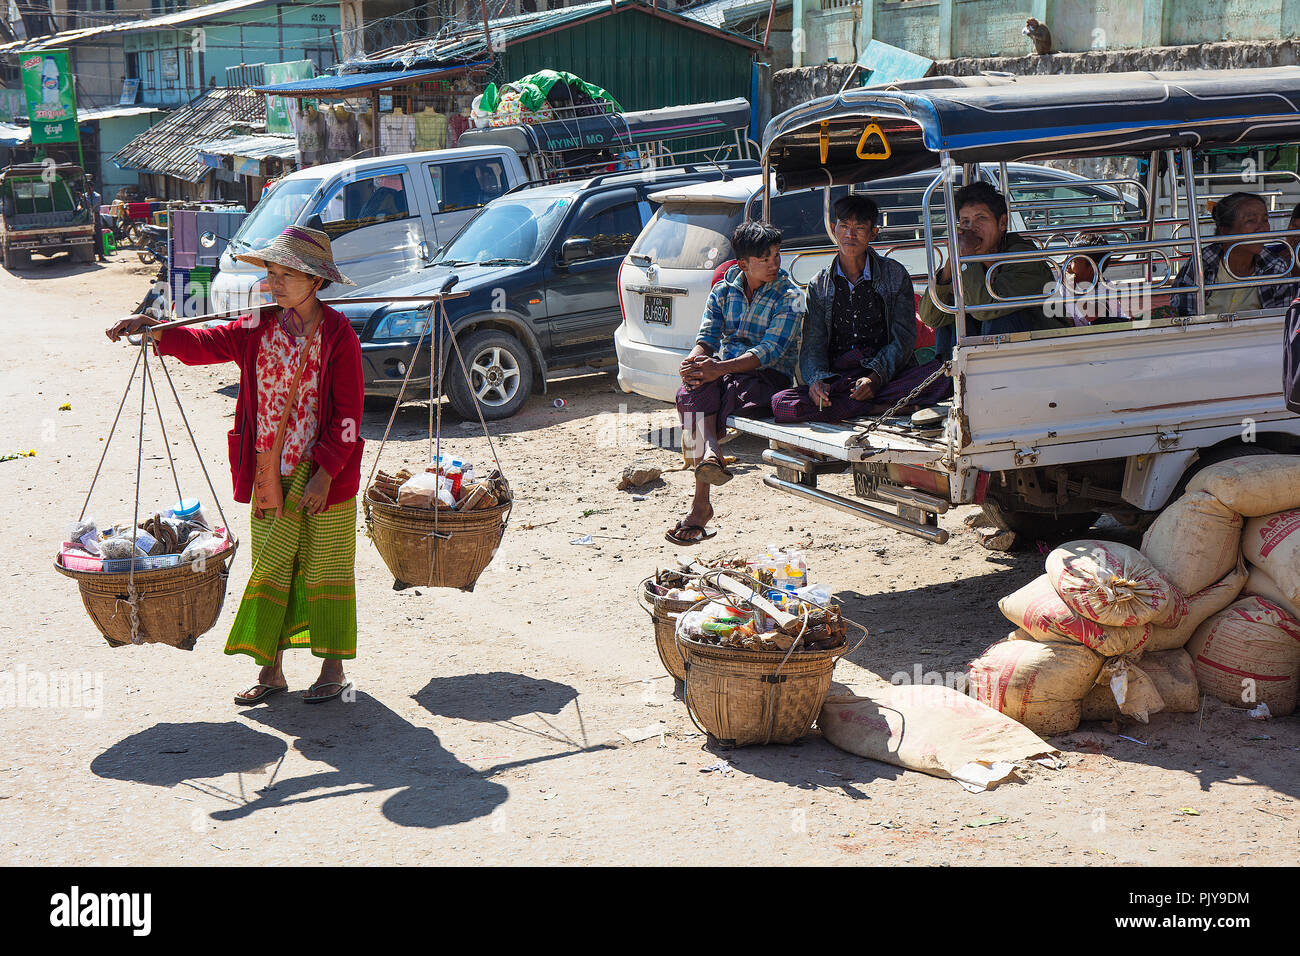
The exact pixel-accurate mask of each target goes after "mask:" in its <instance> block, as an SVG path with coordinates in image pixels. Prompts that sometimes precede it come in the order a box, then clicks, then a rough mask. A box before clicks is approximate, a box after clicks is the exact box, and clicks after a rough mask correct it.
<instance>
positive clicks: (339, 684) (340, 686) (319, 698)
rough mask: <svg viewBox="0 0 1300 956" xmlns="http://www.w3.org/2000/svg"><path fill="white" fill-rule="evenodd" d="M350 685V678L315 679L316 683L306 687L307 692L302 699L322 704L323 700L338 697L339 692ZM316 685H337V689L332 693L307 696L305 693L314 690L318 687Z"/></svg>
mask: <svg viewBox="0 0 1300 956" xmlns="http://www.w3.org/2000/svg"><path fill="white" fill-rule="evenodd" d="M351 686H352V681H350V680H345V681H336V680H324V681H317V682H316V683H314V684H312V685H311V686H310V687H309V688H307V694H304V695H303V698H302V699H303V700H305V701H306V702H307V703H309V704H323V703H325V701H327V700H333V699H334V698H335V697H338V696H339V695H340V694H342V693H343V692H344V691H345V690H347V689H348V688H349V687H351ZM318 687H337V688H338V690H336V691H334V693H332V694H321V695H319V696H317V697H310V696H307V695H309V694H311V692H312V691H314V690H315V689H316V688H318Z"/></svg>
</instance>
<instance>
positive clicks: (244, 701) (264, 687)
mask: <svg viewBox="0 0 1300 956" xmlns="http://www.w3.org/2000/svg"><path fill="white" fill-rule="evenodd" d="M288 689H289V688H288V686H286V685H284V684H254V685H253V686H252V687H250V688H248V690H246V691H244V693H245V694H247V693H248V691H252V690H260V693H257V694H254V695H253V696H252V697H245V696H243V695H241V694H236V695H235V703H236V704H241V705H243V706H244V707H248V706H250V705H252V704H260V703H261V702H262V701H264V700H266V698H268V697H270V696H271V695H272V694H280V693H283V692H284V691H286V690H288Z"/></svg>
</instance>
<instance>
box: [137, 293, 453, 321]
mask: <svg viewBox="0 0 1300 956" xmlns="http://www.w3.org/2000/svg"><path fill="white" fill-rule="evenodd" d="M467 295H469V293H468V292H448V293H445V294H444V293H437V294H434V295H358V296H353V297H349V298H346V299H320V300H319V301H320V304H321V305H336V304H338V305H347V304H348V303H363V302H427V303H429V307H430V308H432V307H433V304H434V303H436V302H440V301H445V300H447V299H463V298H464V297H465V296H467ZM265 308H268V309H270V308H274V306H265ZM233 318H236V316H232V315H230V314H229V313H226V312H210V313H208V314H207V315H196V316H194V317H193V318H190V319H179V320H177V321H175V322H161V323H159V325H158V326H155V328H159V327H161V328H163V329H179V328H180V327H181V326H183V325H198V324H199V323H200V322H212V321H214V320H217V319H233Z"/></svg>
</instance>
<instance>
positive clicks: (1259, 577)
mask: <svg viewBox="0 0 1300 956" xmlns="http://www.w3.org/2000/svg"><path fill="white" fill-rule="evenodd" d="M1242 590H1243V592H1244V593H1245V594H1249V595H1253V596H1254V597H1262V598H1263V599H1264V600H1266V601H1272V602H1273V603H1274V604H1276V605H1277V606H1278V607H1280V608H1281V609H1282V610H1284V611H1286V612H1287V613H1288V614H1290V615H1291V616H1292V617H1293V618H1295V619H1296V620H1297V621H1300V607H1297V606H1296V605H1295V604H1293V603H1292V602H1291V599H1290V598H1289V597H1288V596H1287V595H1286V593H1285V592H1284V591H1283V590H1282V588H1281V586H1280V585H1279V584H1278V583H1277V582H1276V581H1274V580H1273V579H1272V578H1271V577H1269V575H1268V572H1267V571H1265V570H1264V569H1263V568H1256V567H1252V568H1251V569H1250V577H1248V578H1247V579H1246V586H1245V588H1243V589H1242ZM1229 603H1231V602H1229ZM1224 606H1225V607H1226V606H1227V605H1224Z"/></svg>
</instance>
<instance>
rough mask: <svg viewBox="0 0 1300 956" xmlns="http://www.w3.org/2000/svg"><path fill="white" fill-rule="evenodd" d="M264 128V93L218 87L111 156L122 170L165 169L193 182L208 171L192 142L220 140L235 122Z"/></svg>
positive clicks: (238, 125) (175, 175) (229, 131)
mask: <svg viewBox="0 0 1300 956" xmlns="http://www.w3.org/2000/svg"><path fill="white" fill-rule="evenodd" d="M240 126H244V127H253V128H265V127H266V97H265V96H263V95H262V94H261V93H254V92H253V91H252V90H238V89H231V88H228V87H217V88H216V89H212V90H208V91H207V92H206V93H204V94H203V95H202V96H200V97H199V98H198V99H196V100H194V102H192V103H190V104H189V105H188V106H183V107H181V108H180V109H178V110H176V111H175V112H174V113H171V114H169V115H168V116H167V117H166V118H165V119H164V120H162V121H161V122H159V123H157V124H155V125H154V126H151V127H150V128H149V129H147V130H145V131H144V132H143V133H141V134H140V135H139V136H137V137H136V138H135V139H133V140H131V142H129V143H127V144H126V145H125V146H123V147H122V148H121V149H120V150H118V152H117V153H116V154H115V155H114V156H113V162H114V163H116V164H117V166H118V168H120V169H139V170H143V171H145V172H151V173H164V174H166V175H168V176H174V177H176V178H177V179H183V180H185V181H186V182H191V183H195V182H198V181H199V180H200V179H202V178H203V177H204V175H205V174H206V173H207V167H205V166H204V165H203V164H202V163H201V162H200V161H199V157H198V151H197V150H196V149H195V148H194V144H195V143H199V142H203V141H210V140H214V139H221V138H225V137H227V136H228V134H230V133H231V131H232V130H234V129H235V128H236V127H240Z"/></svg>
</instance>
